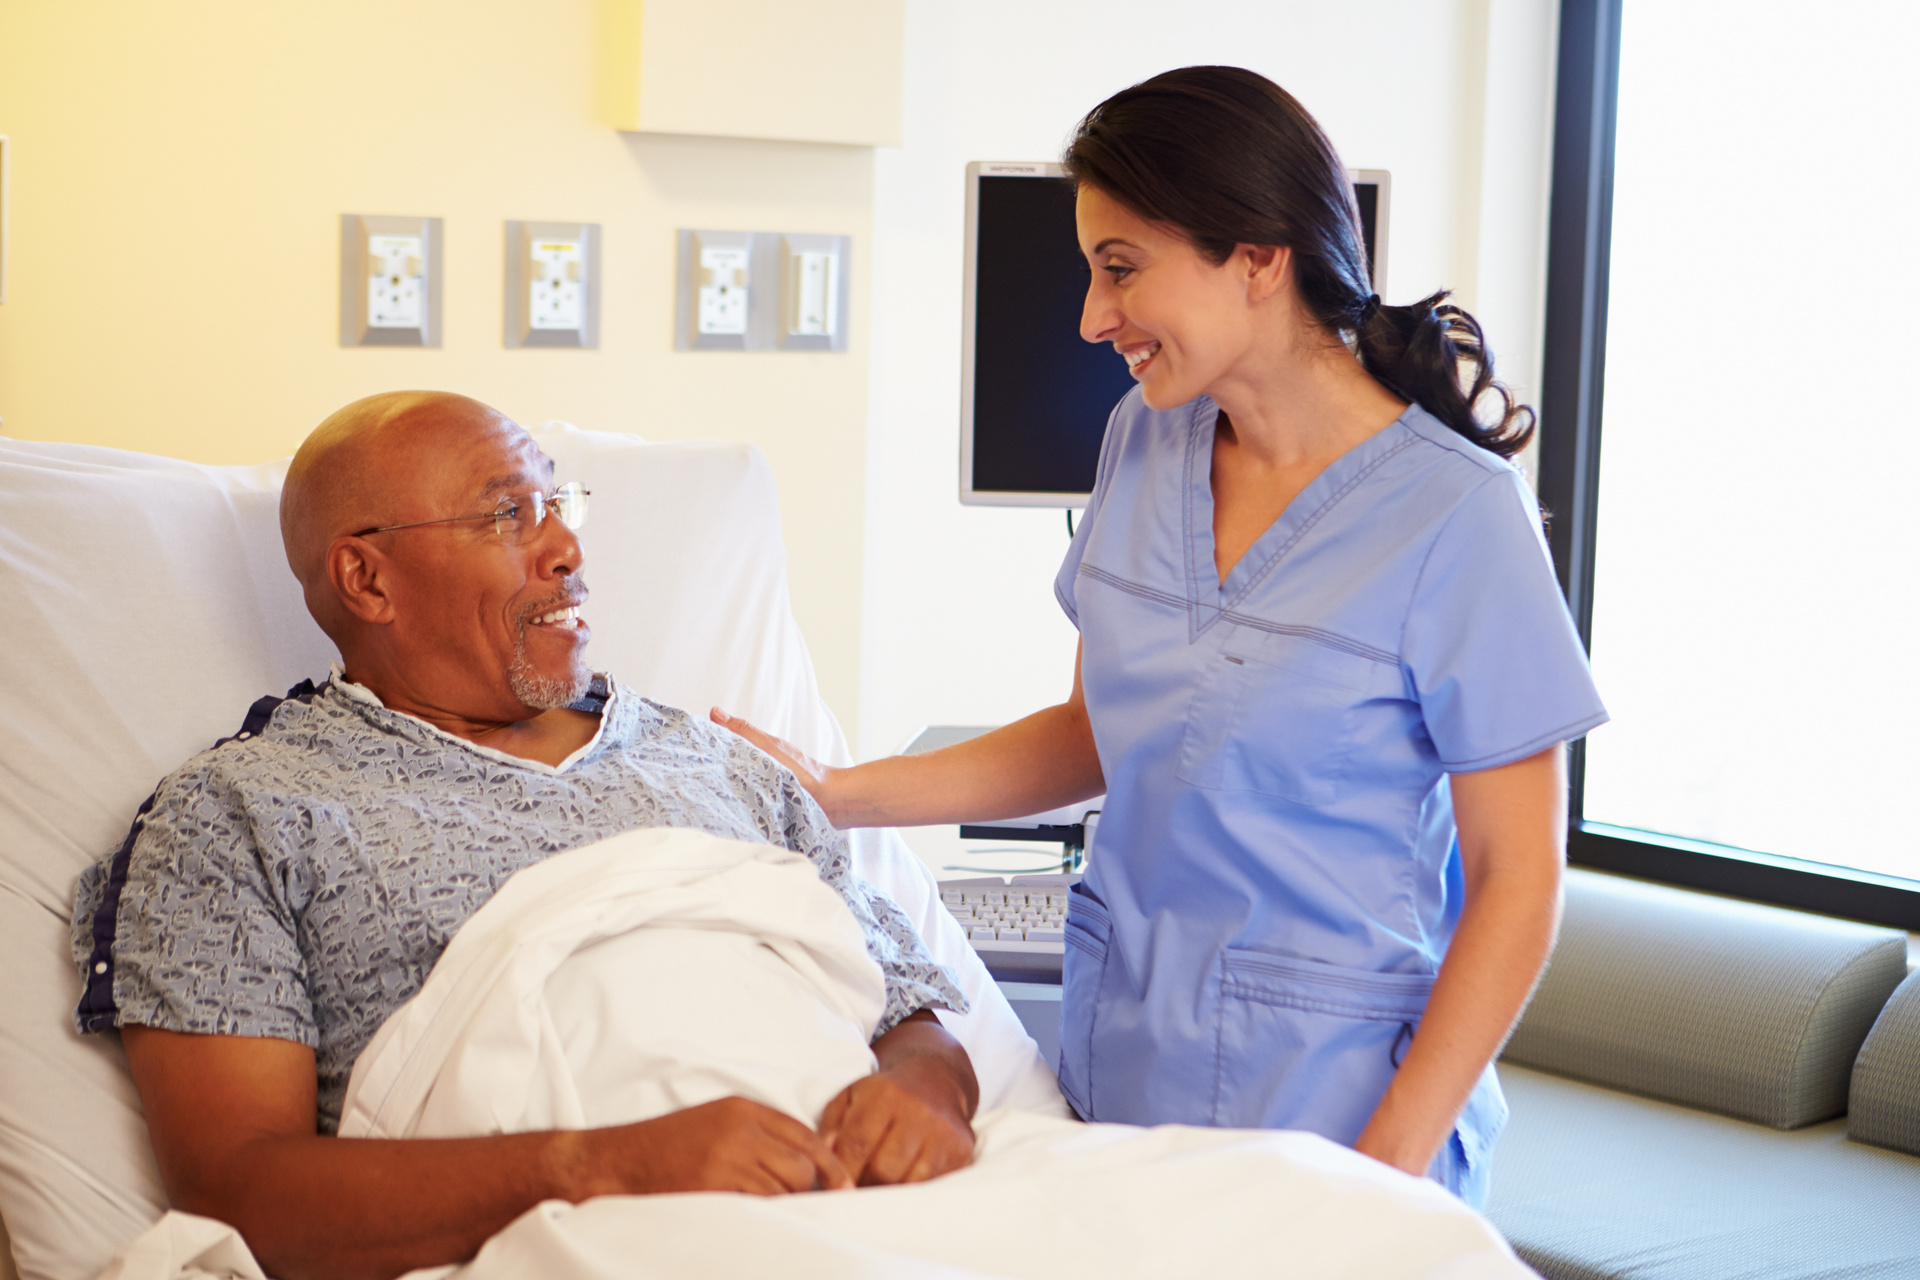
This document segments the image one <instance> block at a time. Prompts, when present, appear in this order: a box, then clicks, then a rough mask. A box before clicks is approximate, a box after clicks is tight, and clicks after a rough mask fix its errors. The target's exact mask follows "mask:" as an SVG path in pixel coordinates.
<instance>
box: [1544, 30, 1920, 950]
mask: <svg viewBox="0 0 1920 1280" xmlns="http://www.w3.org/2000/svg"><path fill="white" fill-rule="evenodd" d="M1622 4H1623V0H1561V4H1560V35H1559V42H1560V47H1559V55H1558V78H1557V80H1556V85H1555V90H1554V92H1555V103H1554V133H1553V174H1552V196H1551V201H1550V204H1549V207H1548V208H1549V212H1548V227H1547V298H1546V341H1545V349H1544V351H1543V353H1542V354H1543V361H1542V366H1541V387H1540V398H1539V401H1540V402H1539V411H1540V453H1539V468H1538V475H1539V492H1540V502H1541V505H1542V507H1543V508H1545V510H1546V512H1547V516H1548V533H1547V545H1548V547H1549V549H1550V550H1551V551H1552V553H1553V567H1554V572H1555V573H1556V574H1557V575H1558V576H1559V579H1560V589H1561V590H1562V591H1563V592H1565V593H1566V597H1567V604H1568V607H1569V608H1570V609H1571V610H1572V612H1573V618H1574V622H1575V624H1576V625H1577V626H1578V627H1579V630H1580V639H1581V641H1582V643H1584V644H1586V645H1588V647H1589V648H1591V646H1592V637H1593V568H1594V537H1595V532H1596V516H1597V511H1598V504H1599V492H1600V423H1601V415H1600V411H1601V405H1602V400H1603V395H1604V391H1605V384H1606V369H1605V364H1606V334H1607V287H1608V270H1609V265H1610V253H1611V247H1612V230H1613V226H1612V223H1613V168H1614V128H1615V122H1616V118H1617V108H1618V104H1619V85H1620V14H1621V7H1622ZM1602 692H1603V694H1604V690H1603V691H1602ZM1568 775H1569V784H1570V786H1569V794H1568V797H1567V800H1568V805H1567V814H1568V831H1567V858H1568V861H1570V862H1572V863H1574V864H1575V865H1579V866H1588V867H1594V868H1597V869H1600V870H1605V871H1618V872H1622V873H1624V874H1627V875H1632V876H1639V877H1642V878H1645V879H1649V880H1663V881H1666V882H1668V883H1670V884H1677V885H1684V886H1686V887H1688V888H1695V889H1706V890H1710V891H1712V892H1716V893H1725V894H1731V895H1734V896H1737V897H1742V898H1751V899H1755V900H1757V901H1761V902H1771V903H1777V904H1780V905H1783V906H1790V907H1799V908H1802V909H1805V910H1809V911H1819V912H1824V913H1827V914H1830V915H1838V916H1847V917H1851V918H1853V919H1857V920H1869V921H1873V922H1875V923H1878V924H1889V925H1896V926H1898V927H1900V928H1903V929H1908V930H1920V881H1915V880H1903V879H1900V878H1897V877H1894V876H1888V875H1881V874H1878V873H1875V872H1871V871H1862V870H1856V869H1853V868H1849V867H1837V866H1829V865H1826V864H1823V863H1817V862H1808V861H1805V860H1802V859H1798V858H1788V857H1782V856H1780V855H1777V854H1768V853H1761V852H1757V851H1754V850H1749V849H1738V848H1734V847H1731V846H1728V845H1718V844H1713V843H1710V842H1708V841H1704V840H1693V839H1688V838H1686V837H1682V836H1671V835H1665V834H1661V833H1657V832H1651V831H1638V830H1633V829H1630V828H1626V827H1618V826H1612V825H1609V824H1606V823H1600V822H1590V821H1588V820H1587V818H1586V816H1585V814H1584V812H1583V802H1584V799H1585V790H1586V743H1585V741H1584V740H1583V741H1579V742H1576V743H1574V744H1573V749H1572V755H1571V759H1570V760H1569V769H1568Z"/></svg>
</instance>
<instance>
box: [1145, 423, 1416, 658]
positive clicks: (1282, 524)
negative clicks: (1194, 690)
mask: <svg viewBox="0 0 1920 1280" xmlns="http://www.w3.org/2000/svg"><path fill="white" fill-rule="evenodd" d="M1420 411H1421V410H1420V407H1419V406H1418V405H1411V404H1410V405H1408V406H1407V408H1406V410H1405V412H1403V413H1401V415H1400V416H1399V417H1398V418H1395V419H1394V420H1393V421H1392V422H1391V423H1389V424H1387V425H1386V426H1385V427H1383V428H1381V429H1380V430H1379V431H1376V432H1374V433H1373V434H1372V435H1370V436H1368V437H1367V438H1366V439H1365V440H1362V441H1361V442H1360V443H1359V444H1356V445H1354V446H1353V448H1351V449H1349V450H1347V451H1346V452H1345V453H1343V454H1341V455H1340V456H1339V457H1337V458H1335V459H1334V460H1333V461H1332V462H1330V463H1328V464H1327V467H1326V469H1325V470H1324V471H1322V472H1321V473H1320V474H1319V475H1317V476H1315V477H1314V478H1313V480H1312V481H1311V482H1310V483H1309V484H1308V485H1307V487H1306V488H1304V489H1302V490H1301V491H1300V492H1299V493H1297V494H1295V495H1294V496H1293V501H1291V502H1289V503H1288V504H1287V508H1286V510H1284V511H1282V512H1281V513H1280V515H1279V518H1278V519H1276V520H1275V521H1274V522H1273V523H1272V524H1270V525H1268V526H1267V527H1266V529H1265V530H1263V531H1262V532H1261V534H1260V536H1259V537H1258V538H1255V539H1254V540H1253V545H1252V546H1250V547H1248V548H1247V550H1246V553H1245V554H1244V555H1242V556H1241V557H1240V559H1239V561H1238V562H1237V563H1235V564H1234V566H1233V568H1232V569H1231V570H1229V571H1228V573H1227V580H1226V581H1225V582H1222V581H1220V575H1219V573H1218V571H1217V570H1216V569H1215V567H1214V563H1213V550H1214V543H1213V440H1214V429H1215V426H1216V425H1217V424H1218V422H1219V420H1220V406H1219V405H1218V404H1216V403H1214V401H1213V399H1212V398H1211V397H1208V396H1201V397H1200V398H1199V399H1198V400H1196V401H1194V403H1193V420H1192V424H1191V426H1190V427H1189V429H1188V433H1187V466H1186V477H1185V484H1186V491H1185V501H1184V502H1182V503H1181V506H1182V507H1183V509H1184V513H1185V519H1186V535H1187V601H1188V607H1187V641H1188V643H1192V642H1193V641H1195V640H1198V639H1199V638H1200V637H1201V636H1202V635H1203V634H1205V633H1206V632H1207V631H1208V630H1209V629H1210V628H1211V627H1212V626H1213V624H1214V623H1216V622H1218V621H1219V620H1220V618H1221V617H1222V616H1223V615H1224V614H1226V613H1228V612H1230V611H1231V610H1232V609H1233V607H1234V606H1235V605H1237V604H1238V603H1240V601H1241V600H1242V599H1244V598H1245V597H1246V595H1247V593H1248V592H1250V591H1252V590H1253V589H1254V587H1256V586H1258V585H1259V584H1260V583H1261V582H1262V581H1263V580H1265V578H1266V577H1267V575H1269V574H1270V573H1272V572H1273V570H1274V568H1275V567H1276V566H1277V565H1278V564H1279V563H1280V562H1281V561H1282V560H1284V559H1285V558H1286V557H1287V554H1288V553H1289V552H1291V551H1292V550H1293V549H1294V548H1295V547H1296V546H1298V545H1299V544H1300V540H1301V539H1302V538H1305V537H1306V536H1307V534H1308V533H1310V532H1312V530H1313V528H1314V527H1315V526H1316V525H1318V524H1319V523H1320V521H1321V520H1322V519H1324V518H1325V517H1326V515H1327V513H1329V512H1330V511H1332V510H1333V509H1334V508H1335V507H1336V506H1338V505H1340V502H1341V500H1342V499H1343V498H1345V497H1346V496H1347V495H1348V494H1350V493H1352V492H1353V491H1354V490H1355V489H1356V488H1358V487H1359V486H1360V484H1361V482H1362V481H1364V480H1365V479H1366V478H1367V477H1368V476H1369V475H1371V474H1373V471H1374V470H1375V468H1377V467H1379V466H1380V465H1381V464H1382V463H1384V462H1386V461H1387V460H1388V459H1389V458H1391V457H1393V456H1394V455H1395V454H1397V453H1399V452H1400V451H1401V450H1402V449H1406V448H1408V447H1409V446H1411V445H1412V444H1414V443H1415V442H1416V441H1417V440H1418V439H1419V438H1420V437H1419V433H1418V432H1416V431H1414V430H1413V429H1412V427H1410V426H1409V425H1408V424H1407V419H1408V417H1409V416H1411V415H1412V414H1415V413H1419V412H1420Z"/></svg>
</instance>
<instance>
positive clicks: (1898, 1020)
mask: <svg viewBox="0 0 1920 1280" xmlns="http://www.w3.org/2000/svg"><path fill="white" fill-rule="evenodd" d="M1847 1135H1848V1136H1849V1137H1851V1138H1852V1139H1853V1140H1854V1141H1855V1142H1871V1143H1874V1144H1876V1145H1878V1146H1882V1147H1893V1148H1895V1149H1897V1150H1900V1151H1911V1152H1913V1153H1914V1154H1915V1155H1920V972H1915V973H1914V974H1913V975H1912V976H1910V977H1909V978H1908V979H1907V980H1906V981H1905V982H1903V983H1901V984H1900V988H1899V990H1897V991H1895V992H1894V993H1893V996H1892V998H1891V999H1889V1000H1888V1001H1887V1004H1886V1007H1885V1008H1884V1009H1882V1010H1881V1011H1880V1017H1879V1018H1878V1019H1877V1020H1876V1021H1875V1022H1874V1024H1873V1030H1872V1031H1870V1032H1868V1033H1867V1042H1866V1043H1865V1044H1864V1045H1862V1046H1860V1056H1859V1057H1858V1058H1856V1059H1855V1060H1854V1064H1853V1092H1852V1094H1851V1095H1850V1096H1849V1098H1848V1103H1847Z"/></svg>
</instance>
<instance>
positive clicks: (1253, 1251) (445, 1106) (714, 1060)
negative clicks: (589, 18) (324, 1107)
mask: <svg viewBox="0 0 1920 1280" xmlns="http://www.w3.org/2000/svg"><path fill="white" fill-rule="evenodd" d="M882 996H883V992H882V987H881V979H880V973H879V970H878V968H877V966H875V965H874V964H873V962H872V961H871V960H870V959H869V958H868V957H867V955H866V952H865V948H864V946H863V944H862V942H861V938H860V933H859V929H858V927H857V926H856V925H855V924H854V922H853V920H852V918H851V916H849V915H848V913H847V912H846V910H845V908H844V907H843V906H842V905H841V903H840V901H839V899H838V897H837V895H835V894H834V893H833V892H832V891H831V890H829V889H827V888H826V887H825V886H824V885H822V884H821V883H820V882H819V880H818V878H817V877H816V876H815V875H814V874H813V871H812V867H811V866H810V864H808V863H807V862H806V861H805V860H804V859H801V858H799V857H797V856H795V855H791V854H787V853H785V852H784V851H782V850H778V849H770V848H767V847H765V846H757V845H745V844H739V843H735V842H730V841H724V840H718V839H715V838H713V837H709V836H705V835H701V834H698V833H694V832H684V831H681V832H659V831H655V832H639V833H632V834H629V835H626V836H621V837H617V838H615V839H613V840H609V841H604V842H602V843H601V844H598V845H593V846H589V847H587V848H585V849H581V850H577V851H575V852H572V853H568V854H565V855H562V856H560V857H556V858H552V859H549V860H548V861H546V862H544V863H540V864H538V865H536V866H534V867H530V868H528V869H527V870H525V871H522V872H521V873H519V874H518V875H517V876H515V877H514V878H513V879H512V880H511V881H509V882H508V884H507V885H506V887H505V888H503V889H502V890H501V892H500V893H499V894H498V895H496V896H495V898H494V899H493V900H492V901H491V902H489V903H488V904H487V906H486V907H485V908H483V909H482V910H481V911H480V912H479V913H477V914H476V915H475V916H474V917H473V919H472V920H471V921H469V922H468V924H467V926H466V927H465V928H464V929H463V930H462V931H461V932H460V933H459V935H458V936H456V937H455V939H454V941H453V943H452V944H451V945H450V946H449V947H448V949H447V951H446V954H445V955H444V956H443V957H442V959H441V961H440V963H439V965H438V966H436V967H435V969H434V971H433V973H432V975H431V976H430V977H429V979H428V981H427V984H426V986H425V987H424V988H423V989H422V990H421V992H420V993H419V994H418V995H417V996H415V997H414V999H413V1000H412V1001H411V1002H410V1003H409V1004H408V1005H406V1006H405V1007H404V1008H402V1009H401V1010H399V1011H398V1012H396V1013H395V1014H394V1015H393V1017H391V1018H390V1019H389V1020H388V1021H387V1024H386V1025H385V1026H384V1027H383V1028H382V1029H381V1031H380V1034H379V1035H378V1036H377V1037H376V1038H375V1040H374V1041H373V1043H372V1044H371V1045H370V1046H369V1047H368V1049H367V1051H366V1052H365V1053H364V1054H363V1055H362V1056H361V1058H360V1060H359V1062H358V1063H357V1064H356V1065H355V1068H354V1074H353V1081H352V1085H351V1087H350V1089H349V1091H348V1096H347V1103H346V1113H345V1118H344V1120H343V1123H342V1130H341V1132H342V1134H343V1135H348V1136H393V1137H399V1136H408V1135H417V1136H423V1137H424V1136H430V1135H449V1136H450V1135H462V1134H484V1133H496V1132H510V1131H516V1130H524V1129H533V1128H543V1127H553V1126H580V1125H595V1124H613V1123H621V1122H626V1121H631V1120H639V1119H644V1118H647V1117H650V1116H654V1115H659V1114H662V1113H664V1112H666V1111H671V1110H674V1109H677V1108H679V1107H684V1106H690V1105H694V1104H696V1103H699V1102H703V1101H707V1100H709V1099H711V1098H715V1097H720V1096H724V1095H725V1094H729V1093H739V1094H743V1095H745V1096H748V1097H753V1098H756V1099H758V1100H759V1101H762V1102H765V1103H767V1104H768V1105H770V1106H774V1107H777V1108H779V1109H781V1110H784V1111H787V1112H788V1113H789V1114H792V1115H795V1116H798V1117H799V1118H801V1119H803V1120H805V1121H806V1122H808V1123H812V1122H813V1121H814V1120H815V1119H816V1118H817V1116H818V1114H819V1111H820V1109H821V1108H822V1107H823V1106H824V1105H825V1104H826V1102H827V1101H828V1100H829V1099H831V1098H832V1097H833V1095H834V1094H835V1093H837V1092H838V1091H839V1090H840V1089H841V1088H842V1087H844V1086H845V1085H846V1084H847V1083H848V1082H850V1081H851V1080H854V1079H856V1078H858V1077H859V1076H860V1075H862V1074H864V1073H865V1072H867V1071H870V1070H871V1069H872V1068H873V1057H872V1054H871V1052H870V1051H869V1050H868V1049H867V1041H868V1039H869V1037H870V1034H871V1032H872V1029H873V1027H874V1025H875V1022H876V1021H877V1019H878V1016H879V1012H880V1007H881V1000H882ZM976 1129H977V1132H978V1135H979V1143H978V1147H977V1151H976V1158H975V1161H974V1164H973V1166H972V1167H971V1168H968V1169H965V1170H962V1171H960V1172H957V1173H954V1174H950V1175H948V1176H947V1177H944V1178H939V1179H936V1180H934V1181H932V1182H929V1183H922V1184H919V1185H915V1186H908V1187H886V1188H875V1189H868V1190H861V1191H852V1192H836V1193H825V1194H812V1195H797V1196H784V1197H778V1198H772V1199H761V1198H757V1197H752V1196H742V1195H723V1194H688V1195H668V1196H609V1197H603V1198H600V1199H596V1200H592V1201H589V1202H587V1203H586V1204H583V1205H578V1206H575V1205H568V1204H565V1203H560V1202H550V1203H547V1204H543V1205H540V1206H538V1207H537V1208H535V1209H532V1210H530V1211H529V1212H528V1213H526V1214H525V1215H523V1216H522V1217H520V1218H519V1219H518V1220H516V1221H515V1222H513V1223H512V1224H510V1225H509V1226H508V1227H507V1228H506V1229H505V1230H503V1231H501V1232H500V1233H499V1234H498V1235H497V1236H495V1237H494V1238H493V1239H492V1240H491V1241H490V1242H488V1244H487V1245H486V1247H485V1248H484V1249H482V1251H481V1252H480V1254H479V1256H478V1257H476V1258H475V1259H474V1260H473V1261H472V1262H470V1263H468V1264H467V1265H466V1266H464V1267H461V1268H458V1269H457V1270H456V1269H454V1268H441V1269H438V1270H436V1271H432V1272H423V1273H416V1276H417V1277H419V1278H420V1280H424V1278H425V1277H426V1276H429V1275H432V1276H445V1275H448V1274H450V1273H451V1274H455V1275H457V1276H458V1278H459V1280H518V1278H519V1277H525V1276H530V1275H538V1276H543V1277H544V1276H552V1277H560V1278H561V1280H602V1278H605V1280H613V1278H614V1277H625V1276H646V1277H686V1278H687V1280H706V1278H709V1277H711V1278H716V1280H717V1278H719V1277H733V1276H743V1275H776V1274H777V1275H780V1276H782V1277H784V1278H787V1280H802V1278H805V1277H816V1276H817V1277H821V1280H827V1278H829V1277H832V1278H835V1280H840V1278H844V1277H876V1278H877V1277H909V1278H912V1280H935V1278H938V1280H963V1278H969V1280H970V1278H976V1277H988V1276H1032V1277H1035V1278H1036V1280H1038V1278H1040V1277H1045V1280H1061V1278H1063V1277H1074V1276H1087V1277H1095V1276H1098V1277H1102V1278H1103V1280H1105V1278H1114V1280H1124V1278H1126V1277H1133V1276H1139V1277H1148V1276H1152V1277H1156V1278H1157V1277H1165V1276H1186V1275H1193V1276H1205V1277H1207V1278H1208V1280H1230V1278H1231V1277H1240V1276H1248V1277H1252V1276H1279V1275H1285V1276H1289V1277H1354V1278H1355V1280H1359V1278H1360V1277H1365V1278H1367V1280H1389V1278H1391V1277H1408V1278H1412V1277H1421V1278H1422V1280H1467V1278H1469V1277H1476V1278H1477V1277H1487V1278H1488V1280H1492V1278H1494V1277H1501V1278H1505V1277H1524V1276H1528V1275H1530V1274H1531V1273H1530V1272H1528V1271H1527V1270H1526V1268H1524V1267H1523V1266H1521V1265H1520V1263H1519V1262H1518V1261H1517V1260H1515V1258H1514V1257H1513V1255H1512V1253H1511V1252H1510V1251H1509V1250H1508V1249H1507V1247H1506V1245H1505V1244H1504V1243H1503V1242H1502V1241H1501V1239H1500V1237H1499V1235H1498V1233H1497V1232H1496V1231H1494V1229H1493V1228H1492V1226H1491V1225H1489V1224H1488V1223H1487V1222H1486V1221H1485V1219H1483V1218H1481V1217H1480V1216H1479V1215H1477V1214H1475V1213H1473V1212H1472V1211H1471V1210H1469V1209H1467V1208H1466V1207H1465V1206H1464V1205H1462V1204H1461V1203H1460V1202H1459V1201H1457V1200H1455V1199H1454V1198H1453V1197H1452V1196H1450V1195H1448V1194H1447V1193H1446V1192H1445V1191H1442V1190H1441V1189H1440V1188H1439V1187H1437V1186H1435V1185H1433V1184H1432V1183H1429V1182H1426V1181H1424V1180H1422V1179H1418V1178H1412V1177H1408V1176H1406V1175H1403V1174H1400V1173H1397V1172H1395V1171H1393V1170H1391V1169H1388V1168H1386V1167H1385V1166H1383V1165H1380V1164H1377V1163H1375V1162H1373V1161H1371V1160H1368V1159H1366V1158H1365V1157H1363V1156H1359V1155H1356V1154H1355V1153H1353V1152H1351V1151H1348V1150H1345V1149H1344V1148H1342V1147H1339V1146H1337V1145H1336V1144H1334V1143H1331V1142H1328V1141H1326V1140H1324V1139H1321V1138H1318V1137H1315V1136H1312V1135H1309V1134H1301V1133H1275V1132H1261V1131H1244V1130H1210V1129H1190V1128H1182V1127H1178V1126H1165V1127H1161V1128H1156V1129H1138V1128H1132V1127H1128V1126H1122V1125H1083V1124H1078V1123H1075V1122H1073V1121H1067V1120H1061V1119H1059V1118H1057V1117H1054V1116H1043V1115H1036V1114H1031V1113H1025V1112H1019V1111H1014V1110H1011V1109H1006V1108H1001V1109H997V1110H993V1111H989V1112H986V1113H984V1114H983V1115H982V1116H981V1118H980V1119H979V1121H978V1122H977V1124H976ZM213 1226H214V1224H210V1223H206V1222H205V1220H202V1219H194V1218H190V1217H187V1216H186V1215H181V1214H170V1215H168V1218H167V1219H166V1220H164V1221H163V1222H162V1223H160V1224H159V1225H158V1226H157V1227H156V1228H155V1229H154V1230H153V1231H152V1232H149V1233H148V1235H147V1236H146V1237H143V1238H142V1240H141V1241H138V1242H136V1245H135V1246H133V1247H132V1248H130V1249H129V1251H127V1252H126V1253H124V1254H123V1255H122V1259H121V1262H120V1263H119V1264H116V1269H110V1270H109V1272H108V1277H112V1278H113V1280H163V1278H164V1280H181V1278H183V1277H189V1276H221V1277H229V1276H231V1277H245V1278H246V1280H254V1277H257V1275H258V1273H257V1271H251V1270H249V1269H247V1268H246V1267H243V1266H240V1265H238V1262H237V1261H236V1258H235V1255H234V1247H237V1245H238V1242H237V1241H233V1240H227V1239H223V1238H222V1237H221V1236H220V1233H219V1232H218V1231H217V1230H213V1229H212V1228H213ZM239 1261H244V1262H246V1263H251V1259H250V1258H245V1256H244V1249H241V1250H240V1254H239ZM103 1280H104V1278H103Z"/></svg>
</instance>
